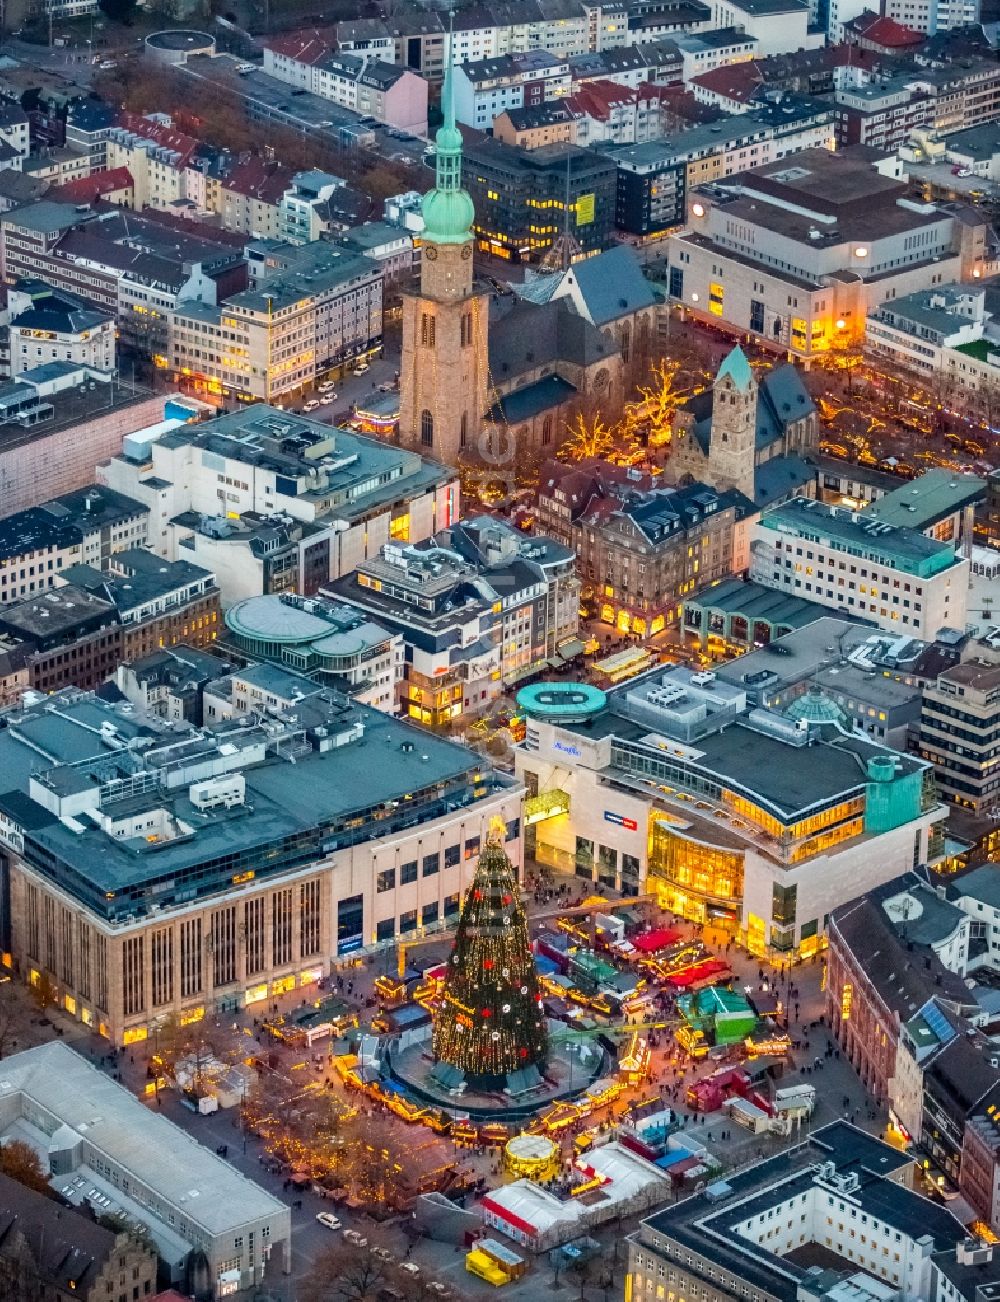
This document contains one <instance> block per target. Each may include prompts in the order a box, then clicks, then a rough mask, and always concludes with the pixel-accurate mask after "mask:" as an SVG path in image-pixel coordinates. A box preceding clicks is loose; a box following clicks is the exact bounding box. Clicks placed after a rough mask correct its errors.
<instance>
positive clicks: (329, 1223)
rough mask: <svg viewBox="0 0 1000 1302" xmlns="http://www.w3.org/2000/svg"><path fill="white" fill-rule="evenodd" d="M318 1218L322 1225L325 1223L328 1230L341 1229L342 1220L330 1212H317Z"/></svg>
mask: <svg viewBox="0 0 1000 1302" xmlns="http://www.w3.org/2000/svg"><path fill="white" fill-rule="evenodd" d="M316 1219H317V1220H318V1221H319V1223H320V1225H325V1226H326V1228H327V1229H328V1230H339V1229H340V1221H338V1220H337V1218H336V1216H333V1215H332V1214H331V1213H330V1212H317V1213H316Z"/></svg>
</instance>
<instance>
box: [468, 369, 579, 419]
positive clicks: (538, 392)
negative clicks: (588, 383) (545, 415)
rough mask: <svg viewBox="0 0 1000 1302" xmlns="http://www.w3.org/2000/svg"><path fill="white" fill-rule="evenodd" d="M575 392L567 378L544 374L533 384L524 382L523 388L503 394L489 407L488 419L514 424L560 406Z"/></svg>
mask: <svg viewBox="0 0 1000 1302" xmlns="http://www.w3.org/2000/svg"><path fill="white" fill-rule="evenodd" d="M575 393H576V389H575V388H574V386H573V385H572V384H570V382H569V381H568V380H563V379H561V378H560V377H559V376H558V375H546V376H545V377H544V378H543V379H541V380H536V381H535V383H534V384H526V385H525V386H524V388H523V389H515V390H514V392H513V393H508V394H505V395H504V397H502V398H501V399H500V401H499V402H498V403H496V404H495V405H494V406H493V408H492V409H491V411H490V413H489V419H490V420H491V421H493V422H494V423H495V424H497V423H499V422H500V421H505V422H506V423H507V424H508V425H516V424H517V423H518V422H519V421H522V420H531V419H532V417H533V416H540V415H541V413H542V412H543V411H549V410H551V409H552V408H554V407H561V406H562V405H563V403H566V402H568V401H569V400H570V398H572V397H573V395H574V394H575Z"/></svg>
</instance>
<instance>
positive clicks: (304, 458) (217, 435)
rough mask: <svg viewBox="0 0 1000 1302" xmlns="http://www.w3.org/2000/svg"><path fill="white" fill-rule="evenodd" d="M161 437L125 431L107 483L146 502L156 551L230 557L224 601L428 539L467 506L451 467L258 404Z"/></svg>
mask: <svg viewBox="0 0 1000 1302" xmlns="http://www.w3.org/2000/svg"><path fill="white" fill-rule="evenodd" d="M153 434H154V436H153V437H149V438H140V437H136V438H134V439H126V440H125V443H124V447H123V449H122V452H121V455H119V456H116V457H114V458H113V459H112V460H111V461H109V462H107V463H106V464H105V465H103V466H101V467H99V475H100V479H101V482H102V483H106V484H107V485H108V486H109V487H111V488H115V489H117V490H118V491H119V492H123V493H126V494H127V495H128V496H129V497H135V498H136V499H137V500H138V501H140V502H144V503H145V504H146V505H147V506H148V507H149V511H150V524H149V537H150V545H151V547H152V549H153V551H155V552H156V553H157V554H158V555H161V556H165V557H167V558H168V559H170V560H176V559H178V558H179V557H185V556H192V555H202V556H206V557H208V556H212V558H213V559H220V558H221V559H222V560H223V561H224V563H225V570H224V572H223V583H224V586H225V589H226V592H227V601H232V600H234V599H236V598H237V597H238V596H253V595H257V592H256V589H257V581H258V578H259V580H260V588H259V591H260V592H261V593H265V592H271V591H275V590H283V589H285V588H287V587H289V586H291V583H290V580H289V579H288V575H289V573H290V572H292V571H294V573H295V575H296V576H297V580H298V582H299V583H300V584H301V585H302V589H301V590H303V591H306V592H312V591H315V590H316V588H317V587H318V586H319V584H320V582H322V581H326V580H328V579H337V578H339V577H340V576H341V575H342V574H347V573H349V572H350V571H351V570H353V569H354V567H355V566H356V565H357V564H358V563H359V562H360V561H362V560H364V559H366V558H367V557H370V556H375V555H377V554H378V551H379V548H380V547H381V546H382V544H383V543H385V542H388V541H389V540H390V539H393V540H396V541H399V542H403V543H405V542H420V541H421V540H423V539H425V538H429V537H430V536H431V535H432V534H433V533H435V532H436V531H437V530H439V529H444V528H446V527H447V526H448V525H450V524H452V523H453V522H454V521H455V520H456V519H457V518H458V516H459V513H460V509H459V487H458V480H457V478H456V476H455V474H454V472H452V471H449V470H447V469H446V468H445V467H443V466H440V465H438V464H436V463H435V462H431V461H426V460H425V459H424V458H423V457H420V456H418V455H417V454H416V453H414V452H408V451H406V450H405V449H401V448H397V447H392V446H390V445H389V444H386V443H382V442H379V441H377V440H375V439H371V438H366V437H365V436H364V435H363V434H355V433H354V432H353V430H346V429H332V428H331V427H330V426H329V425H324V424H323V423H322V422H320V421H317V420H312V419H310V418H309V417H308V416H300V415H298V414H297V413H295V412H290V411H279V410H277V409H276V408H273V407H265V406H262V405H258V406H255V407H247V408H244V409H242V410H240V411H234V412H230V413H229V414H228V415H225V416H220V417H218V418H217V419H215V420H213V421H211V422H209V423H206V424H201V425H182V426H178V427H175V428H172V429H168V430H166V431H162V432H161V431H154V432H153ZM223 517H224V519H225V522H226V523H222V518H223ZM285 519H287V520H290V521H291V522H292V523H291V524H289V525H287V526H286V524H285V523H284V521H285ZM230 523H231V524H232V529H230V528H229V524H230ZM298 525H301V526H302V528H301V531H300V530H299V529H298V528H297V526H298ZM268 529H273V530H274V531H275V533H276V535H277V536H276V537H275V536H273V535H272V538H271V540H270V541H271V542H273V543H274V549H273V553H270V552H268V547H267V546H266V545H265V544H267V542H268V540H267V539H266V538H265V537H264V536H263V532H262V531H266V530H268ZM283 538H284V539H286V540H287V541H284V542H283V541H282V539H283ZM227 548H229V549H231V550H230V551H229V553H228V555H226V550H227ZM285 548H288V549H289V552H290V549H293V548H294V549H295V555H294V556H291V555H290V554H289V552H286V551H285V550H284V549H285ZM257 553H260V555H258V554H257ZM271 554H274V555H276V556H277V561H276V564H275V565H274V566H273V567H270V566H268V565H267V563H266V561H267V556H268V555H271ZM282 556H283V559H282ZM251 584H252V586H253V587H254V589H255V591H254V592H251V591H249V590H248V589H249V587H250V585H251Z"/></svg>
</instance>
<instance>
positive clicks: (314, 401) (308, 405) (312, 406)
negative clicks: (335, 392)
mask: <svg viewBox="0 0 1000 1302" xmlns="http://www.w3.org/2000/svg"><path fill="white" fill-rule="evenodd" d="M322 405H323V403H322V400H321V399H319V398H310V399H309V401H308V402H305V403H303V404H302V410H303V411H315V410H316V408H317V407H322Z"/></svg>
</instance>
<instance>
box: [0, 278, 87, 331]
mask: <svg viewBox="0 0 1000 1302" xmlns="http://www.w3.org/2000/svg"><path fill="white" fill-rule="evenodd" d="M19 288H20V287H19ZM24 288H26V289H27V292H28V293H30V294H31V295H32V302H31V306H30V307H29V308H26V309H25V310H24V311H23V312H22V313H21V315H20V316H18V317H15V319H14V321H13V323H12V324H13V325H15V326H16V327H17V328H18V329H19V330H51V331H54V332H56V333H58V334H78V333H79V332H80V331H81V330H96V329H98V327H100V326H102V325H103V324H104V322H105V321H108V320H110V319H111V317H110V315H109V313H107V312H98V311H97V310H96V309H95V308H92V307H90V306H88V305H87V304H85V303H84V302H83V301H82V300H81V299H78V298H77V297H76V295H75V294H68V293H64V292H63V291H61V290H58V289H50V288H49V286H48V285H42V284H40V283H39V282H37V281H34V282H32V283H31V285H30V286H25V287H24Z"/></svg>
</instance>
